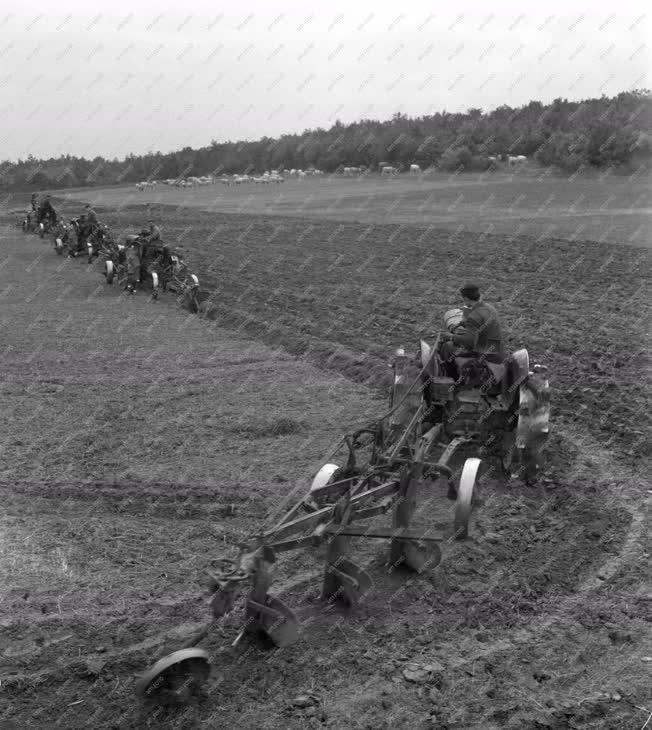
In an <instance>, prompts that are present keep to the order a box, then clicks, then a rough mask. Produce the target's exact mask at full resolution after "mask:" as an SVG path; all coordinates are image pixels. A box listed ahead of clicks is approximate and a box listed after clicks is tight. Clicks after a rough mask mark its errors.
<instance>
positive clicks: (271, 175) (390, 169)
mask: <svg viewBox="0 0 652 730" xmlns="http://www.w3.org/2000/svg"><path fill="white" fill-rule="evenodd" d="M487 160H488V161H489V165H490V167H492V168H496V167H498V164H499V163H500V162H506V163H507V165H508V167H509V168H510V169H518V168H520V167H522V166H524V165H525V164H526V163H527V157H526V156H525V155H490V156H489V157H487ZM404 170H405V171H407V172H408V173H409V174H410V175H413V176H414V175H421V174H423V172H424V171H423V170H422V169H421V166H420V165H418V164H416V163H412V164H410V165H409V166H406V167H405V168H404ZM378 171H379V172H380V175H381V177H393V176H394V175H399V174H400V173H401V169H400V168H399V167H398V166H397V165H390V164H389V163H388V162H380V163H378ZM429 171H430V168H429V169H427V170H425V172H426V173H427V172H429ZM338 172H339V173H340V174H341V175H343V176H344V177H360V176H363V175H368V174H369V173H370V172H371V169H370V168H368V167H366V166H364V165H359V166H354V165H350V166H346V167H341V168H339V170H338ZM323 174H324V173H323V171H322V170H317V169H315V168H311V169H309V170H297V169H294V168H292V169H284V170H283V171H282V172H281V171H280V170H271V171H269V170H265V172H263V173H262V174H261V175H249V174H247V173H243V174H241V175H239V174H237V173H236V174H233V175H222V177H220V178H216V177H214V176H213V175H204V176H202V177H186V178H176V179H175V178H170V179H168V180H144V181H143V182H137V183H136V190H139V191H141V192H142V191H144V190H156V186H157V183H160V184H162V185H168V186H170V187H177V188H195V187H200V186H203V185H215V183H217V182H219V183H222V184H223V185H243V184H247V183H254V184H263V185H269V184H272V183H274V184H279V183H282V182H285V180H286V178H296V179H298V180H304V179H305V178H307V177H321V176H322V175H323Z"/></svg>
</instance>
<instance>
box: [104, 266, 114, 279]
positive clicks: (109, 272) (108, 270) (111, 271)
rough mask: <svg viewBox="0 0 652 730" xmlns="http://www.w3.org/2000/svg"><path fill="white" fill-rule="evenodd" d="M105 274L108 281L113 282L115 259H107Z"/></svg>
mask: <svg viewBox="0 0 652 730" xmlns="http://www.w3.org/2000/svg"><path fill="white" fill-rule="evenodd" d="M104 276H106V283H107V284H113V277H114V276H115V268H114V266H113V261H107V262H106V263H105V264H104Z"/></svg>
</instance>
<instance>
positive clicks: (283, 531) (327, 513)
mask: <svg viewBox="0 0 652 730" xmlns="http://www.w3.org/2000/svg"><path fill="white" fill-rule="evenodd" d="M397 489H398V482H397V481H395V480H394V481H391V482H386V483H385V484H381V485H379V486H378V487H374V488H373V489H368V490H366V491H364V492H360V493H359V494H356V496H355V497H352V498H351V506H352V507H353V506H355V505H358V504H364V503H365V502H367V501H369V500H370V499H377V498H379V497H384V496H386V495H388V494H393V493H394V492H396V490H397ZM334 510H335V505H329V506H328V507H324V508H323V509H320V510H317V512H313V513H312V514H309V515H306V516H305V517H299V518H297V519H296V520H292V521H291V522H285V523H282V524H281V525H279V526H278V527H275V528H273V529H271V530H268V531H267V532H264V533H263V535H262V538H263V540H265V539H266V538H281V537H285V536H287V535H291V534H292V533H293V532H298V531H300V530H302V529H307V528H309V527H313V526H315V525H318V524H319V523H320V522H328V521H329V520H330V519H331V518H332V516H333V513H334Z"/></svg>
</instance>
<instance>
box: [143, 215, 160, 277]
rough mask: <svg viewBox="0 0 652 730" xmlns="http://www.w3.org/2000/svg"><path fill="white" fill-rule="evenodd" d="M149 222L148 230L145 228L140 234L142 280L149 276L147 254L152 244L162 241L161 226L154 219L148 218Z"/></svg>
mask: <svg viewBox="0 0 652 730" xmlns="http://www.w3.org/2000/svg"><path fill="white" fill-rule="evenodd" d="M147 224H148V226H149V228H148V229H147V230H144V231H142V232H141V234H140V240H141V245H140V261H141V269H140V278H141V280H142V281H144V280H145V278H146V277H147V254H148V251H149V248H150V244H152V243H159V244H160V242H161V230H160V228H159V227H158V226H157V225H156V224H155V223H154V221H153V220H151V219H150V220H148V221H147Z"/></svg>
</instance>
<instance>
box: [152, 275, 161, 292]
mask: <svg viewBox="0 0 652 730" xmlns="http://www.w3.org/2000/svg"><path fill="white" fill-rule="evenodd" d="M159 291H160V289H159V279H158V274H157V273H156V272H155V271H152V299H158V293H159Z"/></svg>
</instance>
